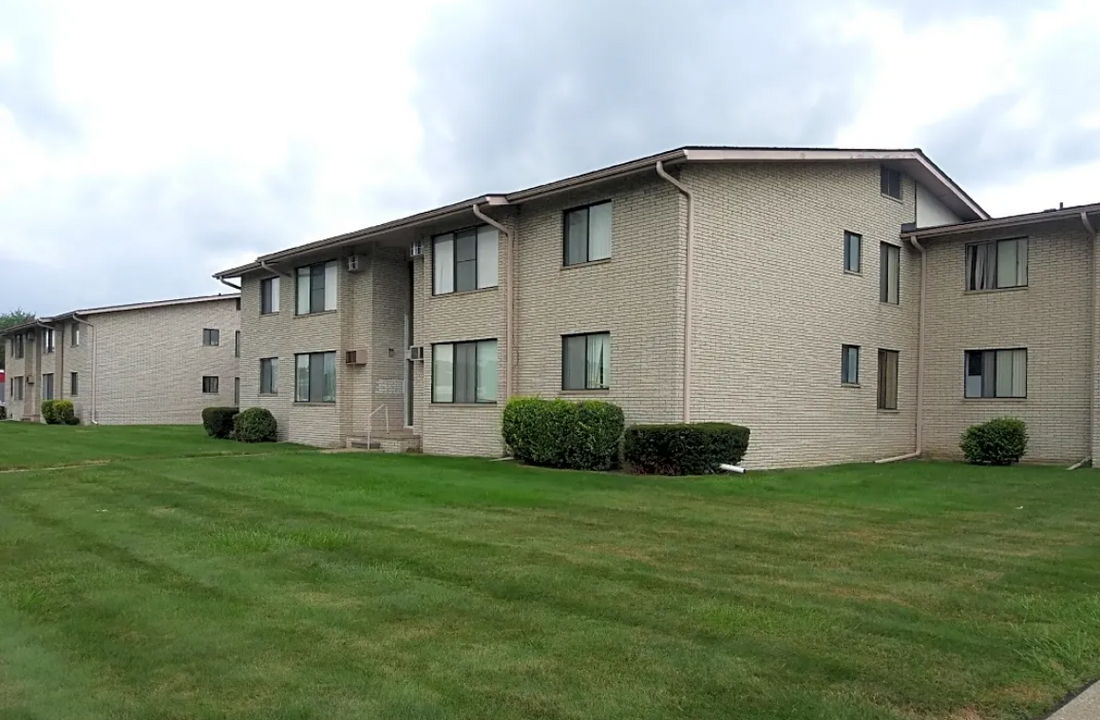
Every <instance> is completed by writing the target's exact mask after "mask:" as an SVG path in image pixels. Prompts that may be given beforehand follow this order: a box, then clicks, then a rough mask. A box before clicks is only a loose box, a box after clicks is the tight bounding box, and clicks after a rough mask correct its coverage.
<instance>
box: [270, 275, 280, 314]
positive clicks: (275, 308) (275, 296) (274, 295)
mask: <svg viewBox="0 0 1100 720" xmlns="http://www.w3.org/2000/svg"><path fill="white" fill-rule="evenodd" d="M271 312H273V313H277V312H279V278H277V277H273V278H271Z"/></svg>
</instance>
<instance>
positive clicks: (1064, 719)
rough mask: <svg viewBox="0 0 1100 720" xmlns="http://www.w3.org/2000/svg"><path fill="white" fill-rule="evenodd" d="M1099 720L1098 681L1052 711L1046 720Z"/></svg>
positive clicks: (1099, 684)
mask: <svg viewBox="0 0 1100 720" xmlns="http://www.w3.org/2000/svg"><path fill="white" fill-rule="evenodd" d="M1098 719H1100V680H1098V681H1097V682H1094V683H1093V684H1092V685H1089V686H1088V687H1087V688H1085V689H1084V690H1082V691H1081V694H1080V695H1078V696H1077V697H1075V698H1073V699H1072V700H1070V701H1069V702H1068V703H1066V704H1065V705H1063V706H1062V707H1060V708H1058V709H1057V710H1055V711H1054V714H1053V715H1050V716H1048V717H1047V718H1046V720H1098Z"/></svg>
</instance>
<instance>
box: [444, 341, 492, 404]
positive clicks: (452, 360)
mask: <svg viewBox="0 0 1100 720" xmlns="http://www.w3.org/2000/svg"><path fill="white" fill-rule="evenodd" d="M496 401H497V341H496V340H477V341H473V342H460V343H438V344H436V345H432V402H433V403H495V402H496Z"/></svg>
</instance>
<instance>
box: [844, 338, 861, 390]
mask: <svg viewBox="0 0 1100 720" xmlns="http://www.w3.org/2000/svg"><path fill="white" fill-rule="evenodd" d="M840 382H842V383H843V384H845V385H859V345H841V346H840Z"/></svg>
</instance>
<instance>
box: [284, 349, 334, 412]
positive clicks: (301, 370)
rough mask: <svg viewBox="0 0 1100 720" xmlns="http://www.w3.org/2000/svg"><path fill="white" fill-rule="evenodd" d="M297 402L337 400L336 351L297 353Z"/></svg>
mask: <svg viewBox="0 0 1100 720" xmlns="http://www.w3.org/2000/svg"><path fill="white" fill-rule="evenodd" d="M294 364H295V368H296V370H297V378H296V380H297V388H296V390H295V393H294V400H295V402H312V403H321V402H326V403H330V402H336V353H334V352H318V353H309V354H304V355H295V356H294Z"/></svg>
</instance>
